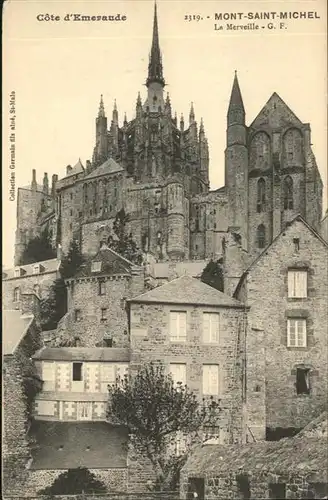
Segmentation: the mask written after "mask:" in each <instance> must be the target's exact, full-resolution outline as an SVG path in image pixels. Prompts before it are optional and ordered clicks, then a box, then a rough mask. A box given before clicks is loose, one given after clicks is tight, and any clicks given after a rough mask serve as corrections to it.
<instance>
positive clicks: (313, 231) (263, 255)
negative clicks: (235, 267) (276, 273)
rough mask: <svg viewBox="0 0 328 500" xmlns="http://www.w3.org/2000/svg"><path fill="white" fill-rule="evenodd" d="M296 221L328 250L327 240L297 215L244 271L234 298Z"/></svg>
mask: <svg viewBox="0 0 328 500" xmlns="http://www.w3.org/2000/svg"><path fill="white" fill-rule="evenodd" d="M296 221H299V222H302V224H304V226H305V227H306V228H307V229H308V230H309V231H311V233H312V234H313V236H315V237H316V238H317V239H318V240H319V241H321V243H322V244H323V245H324V246H325V247H327V248H328V242H327V241H326V240H324V238H322V236H321V235H320V234H319V233H317V232H316V231H315V230H314V229H313V227H311V226H310V225H309V224H308V223H307V222H306V220H304V219H303V217H302V216H301V215H300V214H299V215H296V217H294V219H292V220H291V221H289V222H287V224H286V227H285V228H284V229H282V230H281V231H280V233H279V234H277V236H276V237H275V238H274V239H273V240H272V241H271V243H270V245H268V246H267V247H266V248H265V249H264V250H263V252H262V253H260V254H259V255H258V256H257V257H256V259H254V260H253V262H252V263H251V264H250V265H249V266H248V268H247V269H246V271H244V272H243V274H242V276H241V278H240V280H239V282H238V285H237V287H236V289H235V291H234V294H233V295H234V297H236V296H237V295H238V292H239V290H240V287H241V285H242V284H243V282H244V279H245V278H246V276H247V274H248V273H249V271H250V270H251V269H253V267H255V266H256V264H257V263H258V262H259V261H260V260H261V259H263V258H265V257H266V254H267V251H268V249H269V248H271V247H272V245H274V243H275V242H276V241H277V240H279V238H280V237H281V236H282V235H283V234H284V233H285V232H286V231H288V228H289V227H290V226H292V225H293V224H295V222H296Z"/></svg>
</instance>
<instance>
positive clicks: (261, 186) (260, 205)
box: [256, 178, 265, 213]
mask: <svg viewBox="0 0 328 500" xmlns="http://www.w3.org/2000/svg"><path fill="white" fill-rule="evenodd" d="M256 206H257V212H258V213H260V212H264V211H265V180H264V179H262V178H261V179H259V180H258V183H257V205H256Z"/></svg>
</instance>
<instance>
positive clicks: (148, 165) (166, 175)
mask: <svg viewBox="0 0 328 500" xmlns="http://www.w3.org/2000/svg"><path fill="white" fill-rule="evenodd" d="M140 83H142V82H140ZM146 87H147V95H146V98H145V99H144V100H143V99H142V98H141V96H140V94H138V97H137V100H136V110H135V117H134V118H133V120H131V121H127V119H126V117H124V120H123V123H122V124H120V123H119V118H118V110H117V106H116V103H114V109H113V111H112V116H111V120H110V122H109V123H108V118H107V116H106V112H105V106H104V102H103V99H102V97H101V99H100V104H99V111H98V116H97V117H96V123H95V127H96V144H95V147H94V151H93V154H92V160H91V161H89V160H87V161H86V162H85V165H83V163H82V162H81V160H79V161H78V162H77V164H76V165H74V166H73V167H71V166H67V171H66V176H65V177H64V178H62V179H60V180H58V177H57V176H56V175H53V178H52V186H51V187H49V181H48V177H47V174H44V179H43V184H42V185H39V184H37V182H36V173H35V171H33V177H32V183H31V185H30V186H27V187H25V188H20V189H19V191H18V211H17V213H18V219H17V233H16V251H15V263H16V264H19V262H20V259H21V255H22V252H23V250H24V248H25V245H26V244H27V242H28V241H29V239H30V238H31V237H33V236H35V235H36V234H37V233H40V232H42V230H43V229H44V228H45V227H46V226H48V227H49V229H50V230H51V234H52V239H53V245H54V247H55V246H56V245H58V244H60V245H61V246H62V249H63V252H64V253H65V252H67V249H68V246H69V243H70V241H71V240H72V239H73V238H74V239H76V240H77V241H79V243H80V245H81V249H82V252H83V254H85V255H92V254H95V253H96V252H97V251H98V249H99V245H100V242H101V241H103V240H104V239H106V238H108V235H109V234H110V232H111V227H112V222H113V219H114V218H115V215H116V214H117V212H118V211H119V210H120V209H121V208H124V210H125V213H126V214H128V217H129V225H130V230H131V232H132V234H133V237H134V239H135V241H136V242H137V244H138V246H139V248H140V249H142V250H143V252H147V253H149V254H151V255H152V256H154V258H155V260H156V261H172V260H173V261H174V260H175V261H176V260H178V261H181V260H194V259H196V260H197V259H198V260H204V259H210V258H219V257H220V256H221V255H222V244H223V243H224V240H225V238H226V234H227V233H228V232H229V231H230V232H231V231H233V232H235V233H237V234H238V235H239V237H240V241H241V246H242V248H243V250H245V251H247V252H248V255H249V259H250V260H252V258H254V256H256V255H257V254H258V253H260V252H261V251H262V250H263V249H264V248H265V247H266V246H267V245H269V244H270V242H271V241H272V240H273V239H274V238H275V236H277V235H278V234H279V232H280V231H281V229H282V228H283V227H284V225H285V224H286V222H288V221H289V220H291V219H292V218H294V217H295V216H296V215H297V214H300V215H302V217H303V218H304V219H305V220H306V221H307V222H308V223H309V224H310V225H311V226H312V227H313V228H315V229H316V230H320V219H321V216H322V181H321V178H320V173H319V170H318V167H317V165H316V160H315V157H314V154H313V152H312V149H311V131H310V125H309V124H308V123H302V122H301V121H300V120H299V119H298V118H297V116H296V115H295V114H294V113H293V112H292V111H291V110H290V109H289V107H288V106H287V105H286V104H285V103H284V101H283V100H282V99H281V98H280V97H279V95H277V94H276V93H273V94H272V96H271V97H270V99H269V100H268V102H267V103H266V104H265V105H264V107H263V109H262V110H261V111H260V112H259V114H258V116H257V117H256V118H255V120H254V121H253V122H252V123H251V124H250V125H247V124H246V122H245V107H244V103H243V98H242V92H241V89H240V86H239V82H238V77H237V74H235V76H234V79H233V84H232V91H231V96H230V103H229V107H228V110H227V121H226V129H227V135H226V137H227V139H226V150H225V167H224V168H225V185H224V186H223V187H221V188H220V189H217V190H214V191H211V190H210V183H209V177H210V175H209V174H210V173H209V149H208V142H207V139H206V132H205V125H204V123H203V122H202V120H201V121H200V123H199V124H198V123H197V122H196V120H195V113H194V109H193V104H191V107H190V113H189V117H188V119H187V120H186V121H185V119H184V117H183V116H181V118H180V117H179V118H178V117H177V115H176V114H173V112H172V105H171V101H170V97H169V94H168V93H167V92H165V78H164V68H163V63H162V54H161V50H160V43H159V31H158V20H157V12H156V7H155V12H154V22H153V36H152V45H151V53H150V60H149V66H148V75H147V79H146Z"/></svg>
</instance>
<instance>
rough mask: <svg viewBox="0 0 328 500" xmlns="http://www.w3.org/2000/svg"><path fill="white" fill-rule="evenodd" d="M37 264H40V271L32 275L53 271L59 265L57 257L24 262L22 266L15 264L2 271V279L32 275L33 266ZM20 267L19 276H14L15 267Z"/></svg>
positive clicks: (56, 269)
mask: <svg viewBox="0 0 328 500" xmlns="http://www.w3.org/2000/svg"><path fill="white" fill-rule="evenodd" d="M37 264H39V265H40V266H41V271H40V273H38V274H35V275H34V276H38V275H39V274H44V273H55V272H56V271H58V269H59V266H60V261H59V260H58V259H49V260H42V261H41V262H34V263H33V264H25V265H24V266H16V267H13V268H11V269H5V270H4V271H3V276H2V279H3V280H10V279H20V278H24V277H27V276H32V275H33V267H34V266H36V265H37ZM18 268H20V269H21V276H18V277H15V269H18Z"/></svg>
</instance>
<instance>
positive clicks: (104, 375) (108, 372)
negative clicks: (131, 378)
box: [100, 363, 115, 393]
mask: <svg viewBox="0 0 328 500" xmlns="http://www.w3.org/2000/svg"><path fill="white" fill-rule="evenodd" d="M114 383H115V365H113V364H109V363H106V364H105V363H104V364H102V365H101V366H100V391H101V392H103V393H106V392H108V385H109V384H114Z"/></svg>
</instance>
